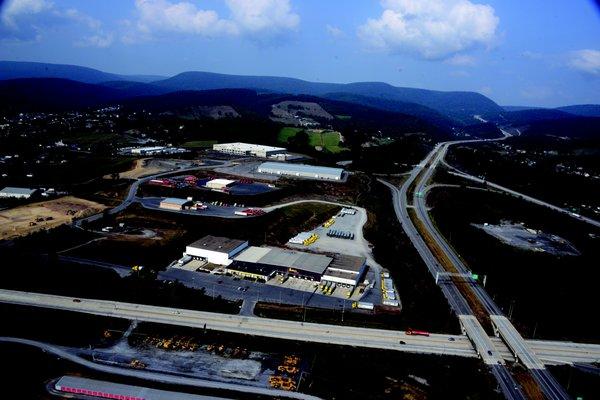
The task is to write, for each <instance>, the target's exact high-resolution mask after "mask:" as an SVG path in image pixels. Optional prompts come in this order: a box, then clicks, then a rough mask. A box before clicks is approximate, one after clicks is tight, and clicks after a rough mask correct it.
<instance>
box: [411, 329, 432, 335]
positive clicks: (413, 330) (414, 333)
mask: <svg viewBox="0 0 600 400" xmlns="http://www.w3.org/2000/svg"><path fill="white" fill-rule="evenodd" d="M406 334H407V335H412V336H429V332H427V331H419V330H416V329H410V328H408V329H407V330H406Z"/></svg>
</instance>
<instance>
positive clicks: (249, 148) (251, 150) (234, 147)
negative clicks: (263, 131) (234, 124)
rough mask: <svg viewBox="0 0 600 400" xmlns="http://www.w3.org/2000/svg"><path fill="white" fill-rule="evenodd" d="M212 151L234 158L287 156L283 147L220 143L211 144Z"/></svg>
mask: <svg viewBox="0 0 600 400" xmlns="http://www.w3.org/2000/svg"><path fill="white" fill-rule="evenodd" d="M213 150H214V151H218V152H219V153H225V154H232V155H236V156H254V157H262V158H268V157H273V156H276V155H280V154H283V155H285V154H287V149H286V148H285V147H274V146H263V145H261V144H250V143H241V142H235V143H220V144H213Z"/></svg>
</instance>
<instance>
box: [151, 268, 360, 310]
mask: <svg viewBox="0 0 600 400" xmlns="http://www.w3.org/2000/svg"><path fill="white" fill-rule="evenodd" d="M158 279H161V280H165V281H175V280H177V281H179V282H180V283H181V284H183V285H185V286H187V287H191V288H194V289H204V291H205V293H206V294H207V295H208V296H214V297H218V296H220V297H222V298H223V299H226V300H232V301H236V300H249V301H264V302H269V303H277V304H289V305H297V306H302V305H304V306H307V307H317V308H329V309H342V308H345V309H346V310H349V309H351V307H352V301H353V300H351V299H346V298H343V299H341V298H338V297H335V296H327V295H323V294H321V292H320V291H319V290H318V289H317V288H315V287H306V288H309V289H310V290H308V291H306V290H299V287H294V285H292V284H288V285H287V286H286V285H274V284H265V283H262V282H253V281H249V280H246V279H240V278H235V277H233V276H226V275H216V274H210V273H207V272H193V271H186V270H184V269H179V268H169V269H167V270H166V271H162V272H160V273H159V275H158ZM304 282H305V283H306V284H309V285H310V284H313V283H312V282H309V281H304ZM303 287H304V286H303Z"/></svg>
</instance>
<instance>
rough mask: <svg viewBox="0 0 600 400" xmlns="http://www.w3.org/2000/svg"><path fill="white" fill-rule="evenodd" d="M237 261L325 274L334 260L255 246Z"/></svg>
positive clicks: (317, 255) (298, 252)
mask: <svg viewBox="0 0 600 400" xmlns="http://www.w3.org/2000/svg"><path fill="white" fill-rule="evenodd" d="M235 260H236V261H242V262H250V263H257V264H266V265H276V266H279V267H286V268H295V269H298V270H302V271H309V272H314V273H317V274H323V272H325V269H326V268H327V266H328V265H329V264H330V263H331V261H332V260H333V259H332V258H331V257H327V256H324V255H322V254H312V253H304V252H300V251H294V250H288V249H280V248H277V247H254V246H253V247H249V248H248V249H246V250H245V251H244V252H242V253H241V254H240V255H239V256H237V257H236V258H235Z"/></svg>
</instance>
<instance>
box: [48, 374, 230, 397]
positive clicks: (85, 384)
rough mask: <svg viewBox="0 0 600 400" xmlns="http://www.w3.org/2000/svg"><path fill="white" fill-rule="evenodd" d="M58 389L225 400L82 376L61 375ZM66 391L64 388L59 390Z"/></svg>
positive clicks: (57, 384) (123, 394) (57, 385)
mask: <svg viewBox="0 0 600 400" xmlns="http://www.w3.org/2000/svg"><path fill="white" fill-rule="evenodd" d="M55 387H56V388H57V389H58V388H59V387H62V388H71V389H87V390H92V391H95V392H104V393H110V394H115V395H121V396H131V397H136V398H140V399H152V400H218V399H221V400H227V399H225V398H224V397H220V396H219V397H213V396H204V395H197V394H191V393H182V392H171V391H166V390H158V389H153V388H146V387H142V386H133V385H126V384H122V383H114V382H108V381H100V380H96V379H89V378H82V377H78V376H68V375H65V376H62V377H61V378H60V379H59V380H58V381H57V382H56V383H55ZM61 391H64V392H66V390H61Z"/></svg>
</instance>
